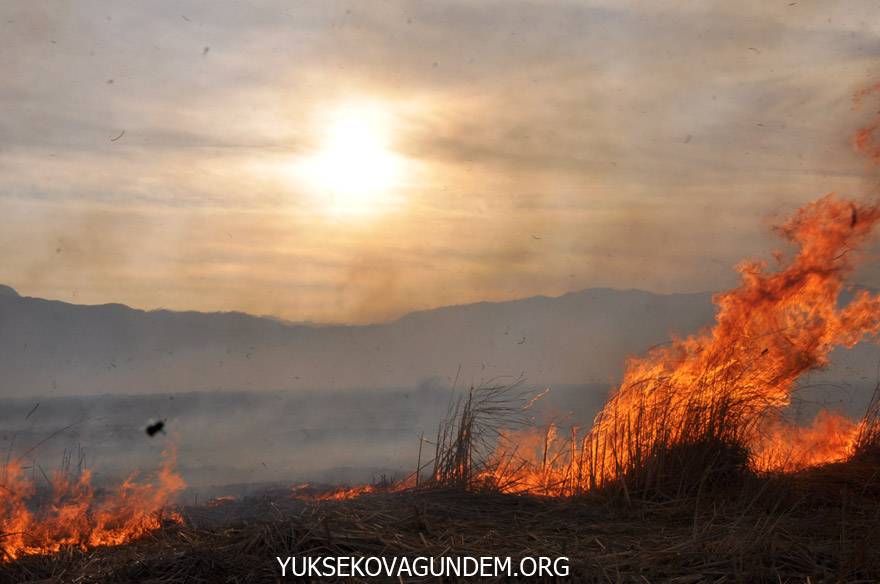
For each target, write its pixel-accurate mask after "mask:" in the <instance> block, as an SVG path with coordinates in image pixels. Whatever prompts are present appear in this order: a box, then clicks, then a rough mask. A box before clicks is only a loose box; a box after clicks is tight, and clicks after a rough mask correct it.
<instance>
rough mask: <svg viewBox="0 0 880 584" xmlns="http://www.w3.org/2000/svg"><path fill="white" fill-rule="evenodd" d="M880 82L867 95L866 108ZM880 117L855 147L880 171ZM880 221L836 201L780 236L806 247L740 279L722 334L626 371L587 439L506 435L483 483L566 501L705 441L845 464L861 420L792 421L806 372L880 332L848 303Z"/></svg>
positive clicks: (874, 305)
mask: <svg viewBox="0 0 880 584" xmlns="http://www.w3.org/2000/svg"><path fill="white" fill-rule="evenodd" d="M876 92H880V85H877V86H874V87H871V88H869V89H866V90H864V91H862V92H859V93H858V94H856V96H855V98H854V103H855V105H856V106H858V105H859V103H860V102H861V101H862V100H863V99H864V98H865V97H867V96H868V95H870V94H873V93H876ZM878 130H880V113H878V115H877V116H875V118H874V119H873V120H872V121H871V122H870V124H869V125H868V126H866V127H865V128H863V129H862V130H860V131H859V132H858V133H857V134H856V135H855V137H854V139H853V143H854V146H855V148H856V150H857V151H858V152H860V153H862V154H865V155H866V156H868V157H869V158H870V159H871V160H872V161H873V162H875V163H880V143H878V141H877V139H876V138H875V134H876V133H877V131H878ZM878 221H880V206H878V204H876V203H858V202H854V201H847V200H842V199H840V198H838V197H836V196H835V195H834V194H833V193H832V194H829V195H827V196H825V197H823V198H821V199H819V200H817V201H815V202H813V203H810V204H808V205H806V206H805V207H803V208H802V209H800V210H798V211H797V212H796V213H795V214H794V216H792V217H791V218H790V219H789V220H788V221H786V222H785V223H783V224H782V225H781V226H780V227H778V228H777V232H778V233H779V234H780V235H781V236H782V237H783V238H784V239H786V240H787V241H788V242H789V243H791V244H793V245H794V246H795V247H796V248H797V253H796V254H795V255H794V257H793V258H792V259H791V260H790V261H789V262H788V263H785V262H784V259H783V256H782V254H779V253H776V254H774V255H775V256H776V258H777V261H779V263H780V266H779V267H778V268H777V269H776V270H775V271H774V270H769V269H768V267H767V265H766V264H765V263H764V262H758V261H744V262H742V263H741V264H740V265H739V266H738V267H737V269H738V271H739V273H740V276H741V284H740V285H739V286H738V287H737V288H735V289H732V290H729V291H727V292H723V293H721V294H717V295H716V296H715V297H714V302H715V304H716V306H717V307H718V311H717V314H716V318H715V325H714V326H713V327H711V328H710V329H708V330H705V331H703V332H701V333H698V334H694V335H690V336H687V337H685V338H673V339H672V340H671V341H670V343H669V344H668V345H666V346H662V347H658V348H655V349H653V350H651V351H649V352H648V354H647V355H645V356H643V357H637V358H631V359H629V360H628V362H627V364H626V369H625V373H624V376H623V380H622V382H621V384H620V385H619V386H618V387H617V388H616V389H615V390H614V391H613V392H612V395H611V397H610V398H609V400H608V402H607V403H606V404H605V406H604V407H603V408H602V410H601V411H600V413H599V414H598V415H597V416H596V419H595V420H594V423H593V426H592V428H591V430H590V431H589V432H588V433H586V435H584V436H583V437H578V435H577V433H576V431H574V430H573V431H572V436H571V437H570V438H567V439H563V440H560V439H559V438H558V437H557V436H556V433H555V430H554V431H552V432H547V433H545V434H544V435H543V436H542V435H541V433H540V432H538V431H533V432H529V433H526V434H525V435H522V434H520V435H514V436H506V437H505V438H504V439H503V440H502V441H501V444H500V446H499V448H498V450H497V451H496V453H495V457H494V458H495V459H494V460H492V461H490V463H489V464H488V465H487V468H488V470H486V471H485V472H484V473H483V475H482V477H481V479H482V480H484V481H488V482H490V483H491V484H493V485H494V486H495V487H496V488H501V489H502V490H506V491H526V492H532V493H545V494H551V495H566V494H572V493H575V492H580V491H583V490H586V489H590V488H594V487H596V486H600V485H602V484H604V483H607V482H609V481H612V480H616V479H619V478H623V477H626V476H628V475H630V474H631V473H633V472H635V471H637V470H638V469H640V468H645V467H647V466H648V465H650V464H652V463H654V462H655V458H654V457H656V456H657V455H658V453H662V452H663V451H664V450H666V451H668V450H669V449H674V448H678V447H688V446H694V445H698V444H699V443H701V441H702V442H703V443H706V442H712V441H715V442H716V443H726V444H733V445H739V446H742V447H745V448H746V449H747V451H748V456H749V460H748V463H749V464H750V466H751V467H752V468H753V469H755V470H760V471H792V470H797V469H800V468H804V467H807V466H812V465H817V464H823V463H827V462H833V461H837V460H841V459H844V458H846V457H847V456H849V455H850V454H851V452H852V449H853V445H854V443H855V440H856V437H857V436H858V434H859V431H860V424H858V423H856V422H854V421H852V420H848V419H846V418H845V417H843V416H841V415H839V414H832V413H829V412H825V411H823V412H820V413H819V414H818V415H817V417H816V418H815V420H814V421H813V425H812V426H811V427H807V428H804V427H799V426H796V425H794V424H791V423H789V422H786V421H785V420H784V419H783V418H782V415H781V414H782V410H783V409H784V408H785V407H786V406H788V405H789V403H790V398H791V394H792V391H793V390H794V388H795V383H796V381H797V379H798V377H799V376H800V375H802V374H803V373H805V372H807V371H810V370H815V369H821V368H823V367H825V366H826V365H828V362H829V354H830V353H831V351H832V350H833V349H834V348H835V347H852V346H853V345H855V344H856V343H858V342H860V341H861V340H863V339H865V338H868V337H875V336H876V335H877V333H878V331H880V296H877V295H873V294H869V293H868V292H865V291H861V292H858V293H856V294H855V297H854V298H853V300H851V301H850V302H849V303H848V304H847V305H846V306H843V307H841V306H840V295H841V293H842V292H843V291H844V290H845V282H846V279H847V278H848V277H849V276H850V275H851V274H852V272H853V270H854V268H855V266H856V265H857V263H858V261H859V260H860V259H861V254H860V253H859V250H860V249H861V248H862V246H863V245H864V244H865V242H866V240H867V239H868V237H869V236H870V234H871V232H872V230H873V228H874V227H875V225H876V224H877V223H878Z"/></svg>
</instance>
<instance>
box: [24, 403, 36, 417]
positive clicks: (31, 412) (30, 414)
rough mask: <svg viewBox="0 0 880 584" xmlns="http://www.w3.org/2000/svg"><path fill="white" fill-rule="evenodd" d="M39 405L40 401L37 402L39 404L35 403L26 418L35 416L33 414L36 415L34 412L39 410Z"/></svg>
mask: <svg viewBox="0 0 880 584" xmlns="http://www.w3.org/2000/svg"><path fill="white" fill-rule="evenodd" d="M38 407H40V402H37V405H35V406H34V407H32V408H31V411H29V412H28V415H26V416H25V417H24V419H25V420H27V419H28V418H30V417H31V416H33V415H34V412H36V411H37V408H38Z"/></svg>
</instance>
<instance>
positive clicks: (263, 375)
mask: <svg viewBox="0 0 880 584" xmlns="http://www.w3.org/2000/svg"><path fill="white" fill-rule="evenodd" d="M712 317H713V307H712V303H711V294H709V293H695V294H666V295H664V294H654V293H650V292H644V291H639V290H612V289H605V288H594V289H588V290H583V291H580V292H572V293H568V294H564V295H562V296H558V297H552V298H551V297H543V296H536V297H531V298H526V299H522V300H515V301H508V302H480V303H476V304H467V305H461V306H450V307H444V308H438V309H433V310H426V311H420V312H414V313H410V314H408V315H406V316H404V317H402V318H400V319H398V320H395V321H393V322H388V323H384V324H374V325H365V326H360V325H359V326H340V325H333V326H320V325H303V324H293V323H285V322H283V321H279V320H277V319H274V318H265V317H256V316H251V315H248V314H242V313H236V312H227V313H199V312H173V311H169V310H153V311H144V310H138V309H134V308H130V307H128V306H125V305H122V304H103V305H95V306H85V305H77V304H70V303H66V302H60V301H56V300H45V299H40V298H31V297H25V296H20V295H19V294H18V293H17V292H16V291H15V290H13V289H12V288H10V287H8V286H0V371H2V372H3V375H2V381H0V383H2V387H0V397H18V396H22V397H23V396H39V395H80V394H100V393H117V394H118V393H137V394H143V393H167V392H175V391H210V390H234V391H239V390H300V389H301V390H310V389H350V388H365V387H373V388H378V387H383V388H388V387H413V386H418V385H420V384H426V383H427V384H431V383H440V384H444V385H448V384H449V383H451V382H452V380H453V379H454V378H455V377H456V376H457V377H458V380H459V383H460V384H462V385H466V384H480V383H485V382H489V381H490V380H491V379H493V378H497V377H518V376H520V375H522V376H524V377H526V378H527V379H528V380H529V382H532V383H535V384H581V383H612V382H613V381H614V380H615V378H616V377H618V376H619V375H620V373H621V372H622V369H623V365H624V360H625V358H626V357H627V356H628V355H631V354H638V353H641V352H643V351H644V350H645V349H647V348H648V347H650V346H651V345H654V344H656V343H659V342H663V341H664V340H666V339H668V337H669V335H670V333H678V334H684V333H688V332H692V331H695V330H697V329H699V328H700V327H703V326H706V325H708V324H711V321H712Z"/></svg>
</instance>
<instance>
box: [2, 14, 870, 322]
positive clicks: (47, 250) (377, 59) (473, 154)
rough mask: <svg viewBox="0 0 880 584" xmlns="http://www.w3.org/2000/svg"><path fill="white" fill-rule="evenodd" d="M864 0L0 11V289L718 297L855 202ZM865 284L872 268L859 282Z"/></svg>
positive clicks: (115, 293)
mask: <svg viewBox="0 0 880 584" xmlns="http://www.w3.org/2000/svg"><path fill="white" fill-rule="evenodd" d="M878 16H880V9H878V8H877V7H876V5H875V3H874V2H855V1H854V2H834V3H827V2H807V1H798V2H791V1H781V2H774V1H770V2H768V1H760V2H740V3H731V2H671V3H666V2H620V1H615V2H596V3H591V2H567V1H561V0H560V1H552V2H551V1H546V0H533V1H528V2H527V1H523V0H503V1H501V0H480V1H476V0H474V1H470V2H465V1H439V0H434V1H423V2H415V1H390V2H386V1H379V0H375V1H372V0H371V1H369V2H366V1H364V2H354V1H348V2H338V1H336V0H314V1H305V0H285V1H282V0H277V1H262V0H254V1H249V2H240V1H231V0H229V1H225V2H208V1H193V0H185V1H178V0H175V1H162V0H156V1H150V2H143V1H128V0H117V1H113V2H109V1H104V2H97V1H89V0H81V1H78V2H65V1H45V0H10V1H7V2H3V3H2V4H0V78H2V80H3V82H2V84H0V111H2V115H0V282H2V283H5V284H8V285H11V286H13V287H14V288H16V289H17V290H18V291H19V292H20V293H22V294H26V295H31V296H40V297H48V298H56V299H61V300H65V301H69V302H77V303H84V304H95V303H105V302H121V303H125V304H128V305H131V306H134V307H138V308H146V309H151V308H158V307H165V308H172V309H180V310H203V311H226V310H240V311H246V312H250V313H254V314H262V315H272V316H275V317H279V318H283V319H288V320H293V321H314V322H352V323H355V322H357V323H363V322H378V321H385V320H388V319H393V318H396V317H398V316H400V315H402V314H404V313H406V312H408V311H411V310H416V309H425V308H431V307H436V306H443V305H449V304H461V303H469V302H476V301H484V300H496V301H497V300H505V299H513V298H522V297H526V296H531V295H536V294H547V295H557V294H562V293H565V292H567V291H572V290H579V289H583V288H589V287H615V288H639V289H644V290H650V291H655V292H663V293H667V292H685V291H702V290H717V289H720V288H723V287H726V286H729V285H731V284H733V283H735V281H736V274H735V272H734V270H733V266H734V265H735V264H736V263H737V262H738V261H739V260H740V259H742V258H744V257H756V256H757V257H767V256H769V253H770V251H771V250H772V249H774V248H775V247H776V246H778V242H777V241H776V240H775V239H774V237H773V235H772V234H771V231H770V229H769V227H770V226H771V225H772V224H773V223H774V222H775V221H778V220H780V218H782V217H784V216H786V215H787V214H788V213H790V212H791V211H793V210H794V209H795V208H797V207H798V206H799V205H801V204H803V203H805V202H807V201H810V200H812V199H815V198H817V197H818V196H821V195H823V194H825V193H827V192H829V191H836V192H838V193H841V194H845V195H851V196H860V197H863V196H870V195H871V194H872V193H874V192H875V191H876V189H875V187H876V186H877V180H876V172H874V171H872V170H871V169H869V168H868V167H867V166H866V163H865V162H864V161H863V160H862V159H860V158H859V157H858V156H857V155H856V154H854V153H853V151H852V149H851V147H850V142H849V141H850V136H851V134H852V133H853V131H855V130H856V129H857V128H858V127H859V126H860V124H864V123H865V121H866V120H867V118H868V117H869V114H870V113H871V112H872V110H873V108H874V104H870V106H869V107H866V108H863V111H854V110H853V107H852V95H853V93H854V92H855V91H857V90H858V89H860V88H863V87H865V86H867V85H870V84H872V83H876V82H877V81H880V60H878V57H880V18H878ZM859 277H860V278H861V280H862V282H863V283H865V284H867V285H874V286H880V269H871V268H869V269H867V270H865V271H864V272H863V273H862V274H860V276H859Z"/></svg>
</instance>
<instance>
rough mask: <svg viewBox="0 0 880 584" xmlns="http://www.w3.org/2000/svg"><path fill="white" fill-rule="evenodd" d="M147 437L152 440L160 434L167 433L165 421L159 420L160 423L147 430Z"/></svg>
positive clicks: (155, 423) (151, 425)
mask: <svg viewBox="0 0 880 584" xmlns="http://www.w3.org/2000/svg"><path fill="white" fill-rule="evenodd" d="M146 432H147V436H149V437H150V438H152V437H153V436H155V435H156V434H158V433H159V432H162V433H163V434H164V433H165V420H159V421H158V422H153V423H152V424H150V425H149V426H147V428H146Z"/></svg>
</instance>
